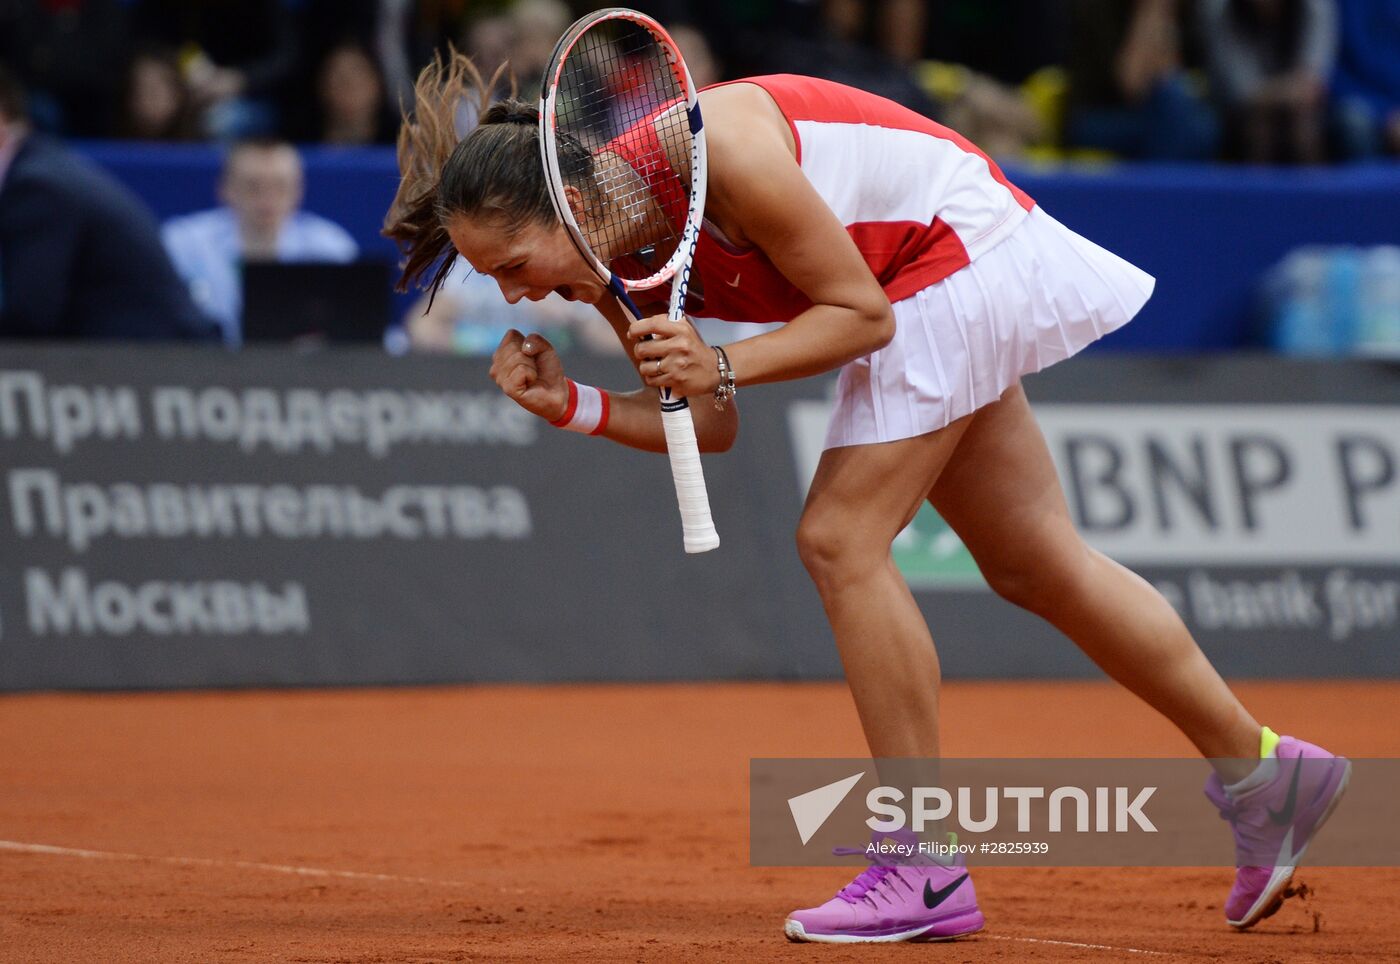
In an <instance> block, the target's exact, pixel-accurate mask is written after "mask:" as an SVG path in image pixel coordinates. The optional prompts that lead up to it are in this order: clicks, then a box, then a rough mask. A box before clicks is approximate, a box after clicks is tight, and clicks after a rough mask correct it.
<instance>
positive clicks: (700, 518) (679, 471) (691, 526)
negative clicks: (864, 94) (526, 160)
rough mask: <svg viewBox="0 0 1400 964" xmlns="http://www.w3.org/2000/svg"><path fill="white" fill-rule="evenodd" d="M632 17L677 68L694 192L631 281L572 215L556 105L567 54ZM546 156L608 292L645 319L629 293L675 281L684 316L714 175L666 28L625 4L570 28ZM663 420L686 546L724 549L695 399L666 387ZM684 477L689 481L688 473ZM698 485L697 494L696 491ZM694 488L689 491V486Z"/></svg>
mask: <svg viewBox="0 0 1400 964" xmlns="http://www.w3.org/2000/svg"><path fill="white" fill-rule="evenodd" d="M609 21H626V22H630V23H632V24H635V25H637V26H639V27H641V28H642V29H644V30H646V31H648V32H649V33H650V34H651V35H652V37H653V39H655V40H656V41H657V43H658V44H659V45H660V46H662V47H663V48H664V49H665V52H666V54H667V59H668V61H669V64H670V67H671V68H672V69H673V70H676V69H678V71H679V76H678V79H679V80H680V81H681V83H682V86H683V87H684V88H685V109H686V118H687V121H688V123H689V125H690V133H691V138H690V197H689V207H688V209H687V211H686V219H685V224H684V225H683V227H682V230H681V236H680V242H679V243H678V244H677V245H676V250H675V251H674V252H672V254H671V256H670V258H668V259H667V261H666V263H665V264H663V265H662V266H661V267H660V268H659V269H658V270H657V271H655V272H654V273H652V274H651V275H648V276H647V277H645V278H640V279H637V280H628V279H624V278H620V277H618V276H617V275H616V274H614V273H613V272H612V271H611V270H610V269H609V268H608V266H607V265H606V264H604V263H603V261H602V260H601V259H600V258H599V257H598V256H597V255H595V254H594V253H593V249H592V247H591V246H590V245H589V244H588V241H587V239H586V238H585V237H584V236H583V231H582V229H581V228H580V227H579V225H578V221H577V220H576V219H575V218H574V212H573V210H572V209H571V208H570V207H569V204H568V200H567V198H566V197H565V196H564V187H565V185H564V178H563V175H562V173H561V172H560V170H559V160H558V151H557V142H558V139H557V136H556V133H555V121H556V117H557V110H558V103H557V99H558V93H559V78H560V76H561V74H562V73H563V70H564V65H565V64H566V63H567V62H568V59H569V55H570V53H571V52H572V51H573V49H574V47H575V46H577V45H578V42H579V40H580V39H582V37H583V36H584V34H586V33H587V32H588V31H589V30H591V29H593V28H594V27H596V26H598V25H599V24H602V23H607V22H609ZM539 112H540V161H541V164H542V166H543V168H544V174H545V182H546V186H547V188H548V191H547V193H548V194H549V200H550V203H551V204H552V205H553V206H554V212H555V214H557V215H558V217H559V221H560V223H562V224H563V225H564V228H565V230H566V231H567V233H568V235H569V239H570V240H571V241H572V242H573V243H574V247H575V248H577V249H578V252H579V254H580V255H582V256H583V259H584V261H586V262H587V263H588V265H589V266H590V267H591V268H592V269H593V271H594V273H596V274H597V275H598V277H599V279H601V280H602V281H603V282H604V283H605V284H607V286H608V289H609V291H611V292H612V294H613V295H614V296H615V297H616V298H617V300H618V301H619V302H621V303H622V304H623V305H624V306H625V307H626V309H627V310H628V311H629V312H630V313H631V314H632V317H633V318H636V319H637V320H639V321H640V320H641V319H642V317H643V315H642V312H641V310H640V309H639V308H638V307H637V304H636V302H635V301H633V300H632V296H631V295H630V294H629V292H632V291H639V290H644V289H648V288H655V287H657V286H659V285H661V284H664V283H665V282H666V281H668V280H669V281H671V297H670V299H669V301H668V303H667V311H666V316H667V317H668V318H669V319H670V320H671V321H679V320H681V319H682V318H684V317H685V296H686V292H687V291H688V290H689V288H690V269H691V264H692V262H693V260H694V257H695V247H696V245H697V244H698V243H699V241H700V231H701V229H702V227H703V220H704V212H705V188H706V181H707V180H708V178H707V174H708V168H707V166H706V160H707V158H706V153H705V125H704V121H703V119H702V117H701V115H700V97H699V92H698V91H697V90H696V89H695V81H694V80H693V79H692V78H691V76H690V68H689V67H688V66H687V65H686V62H685V58H684V57H682V56H681V52H680V47H678V46H677V45H676V42H675V40H673V39H672V38H671V35H670V34H669V33H667V32H666V29H665V28H664V27H662V26H661V24H659V23H657V22H656V21H655V20H654V19H652V18H651V17H649V16H647V15H646V14H643V13H639V12H638V11H636V10H629V9H627V8H625V7H609V8H606V9H603V10H595V11H594V12H593V13H590V14H587V15H585V16H583V17H580V18H579V19H578V20H576V21H575V22H574V23H573V24H572V25H571V26H570V27H569V29H568V30H566V31H564V34H563V36H562V37H560V38H559V42H558V43H557V44H555V46H554V51H553V53H552V54H551V56H550V61H549V66H548V68H546V70H545V73H544V78H543V80H542V82H541V86H540V104H539ZM658 392H659V394H660V396H661V417H662V424H663V428H664V429H665V432H666V447H667V452H668V454H669V455H670V457H671V468H672V474H673V476H674V477H675V481H676V494H677V498H678V499H679V500H680V504H681V516H682V527H683V534H684V537H685V551H686V552H688V553H695V552H707V551H709V550H710V549H714V548H716V547H718V546H719V534H718V533H717V532H716V531H715V527H714V522H713V521H712V519H711V516H710V505H709V496H708V494H707V493H706V492H705V479H704V475H703V474H702V473H701V471H700V466H699V447H698V444H697V442H696V439H695V425H694V421H693V419H692V416H691V413H690V404H689V402H688V401H687V400H686V399H685V397H684V396H678V395H675V394H674V393H673V392H672V391H671V389H670V388H660V389H658ZM683 476H684V477H685V478H686V482H684V483H683V481H682V477H683ZM697 486H698V499H699V501H698V502H697V501H696V500H697V496H696V494H695V490H696V487H697ZM687 488H688V489H689V490H690V493H689V494H687V492H686V491H683V489H687Z"/></svg>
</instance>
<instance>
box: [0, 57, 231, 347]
mask: <svg viewBox="0 0 1400 964" xmlns="http://www.w3.org/2000/svg"><path fill="white" fill-rule="evenodd" d="M215 334H216V332H215V329H214V327H213V325H212V324H211V323H210V322H209V321H207V320H206V319H205V318H204V317H203V316H202V315H200V314H199V312H198V310H197V309H196V308H195V307H194V304H193V302H191V301H190V297H189V293H188V292H187V291H186V289H185V286H184V284H182V283H181V281H180V279H179V278H178V277H176V275H175V270H174V268H172V267H171V265H170V259H169V258H168V257H167V256H166V253H165V250H164V248H163V247H162V246H161V242H160V236H159V234H158V233H157V231H156V225H155V221H154V220H153V219H152V217H151V214H150V212H148V211H147V210H146V209H145V207H144V206H143V205H142V204H141V202H140V201H138V200H137V199H136V197H135V196H133V195H132V194H131V192H130V191H128V190H126V189H125V188H124V187H122V186H121V185H120V184H118V183H117V182H116V181H114V180H113V179H112V178H111V177H109V176H108V175H107V174H105V173H104V172H102V171H101V170H99V169H98V168H97V167H95V166H94V165H92V164H90V163H89V162H87V161H86V160H84V159H82V158H80V157H78V156H77V155H75V154H73V153H72V152H71V151H68V150H67V149H65V148H64V147H63V146H61V145H60V144H58V143H55V142H54V141H51V140H49V139H47V138H45V137H42V136H39V135H37V134H33V133H31V132H30V130H29V125H28V122H27V119H26V112H25V106H24V93H23V90H22V89H21V88H20V86H19V84H18V82H17V81H16V80H14V79H13V78H12V77H11V76H10V75H9V74H7V73H6V72H5V71H4V69H3V68H2V67H0V338H51V339H65V338H145V339H155V338H166V339H175V338H179V339H191V338H199V339H205V338H213V337H214V336H215Z"/></svg>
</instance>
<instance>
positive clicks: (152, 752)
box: [0, 682, 1400, 964]
mask: <svg viewBox="0 0 1400 964" xmlns="http://www.w3.org/2000/svg"><path fill="white" fill-rule="evenodd" d="M1239 689H1240V691H1241V692H1242V693H1243V695H1244V696H1245V698H1246V702H1247V703H1248V704H1249V705H1250V706H1251V708H1252V709H1253V710H1254V712H1255V713H1256V715H1258V716H1259V717H1260V718H1261V719H1264V720H1266V721H1268V722H1269V723H1270V724H1271V725H1273V726H1274V727H1275V728H1276V729H1279V730H1281V731H1283V732H1293V733H1297V734H1299V735H1303V736H1306V737H1307V738H1308V739H1311V740H1314V741H1317V742H1321V743H1324V744H1326V745H1327V746H1329V747H1333V748H1336V749H1337V750H1340V751H1342V752H1345V753H1348V754H1350V755H1353V756H1391V757H1393V756H1400V732H1397V729H1398V728H1397V726H1396V720H1397V714H1396V710H1395V707H1396V706H1397V705H1400V683H1396V682H1388V683H1338V684H1326V685H1322V684H1288V683H1267V684H1266V683H1260V684H1243V685H1241V686H1240V687H1239ZM943 719H944V725H945V734H946V735H945V744H944V745H945V752H946V753H947V754H948V755H950V756H999V755H1001V756H1037V755H1043V756H1074V755H1084V756H1089V755H1093V756H1148V755H1165V756H1185V755H1188V754H1189V752H1190V750H1189V747H1188V745H1187V744H1186V743H1185V741H1184V740H1183V739H1182V738H1181V737H1180V736H1178V735H1177V734H1176V733H1175V731H1174V730H1172V729H1171V728H1170V727H1169V726H1168V725H1167V724H1166V723H1164V722H1163V721H1162V720H1160V719H1158V718H1157V717H1156V716H1155V715H1153V714H1152V713H1151V712H1150V711H1149V710H1147V709H1145V708H1143V707H1141V706H1139V705H1138V704H1137V703H1136V702H1135V701H1134V700H1133V699H1132V698H1131V697H1129V696H1127V695H1126V694H1124V693H1122V692H1121V691H1118V690H1116V689H1115V688H1113V687H1111V686H1109V685H1107V684H1055V683H1037V684H1007V683H951V684H949V685H948V686H947V688H946V694H945V700H944V709H943ZM861 752H862V745H861V742H860V737H859V727H858V725H857V722H856V718H855V712H854V709H853V708H852V706H851V703H850V700H849V698H848V697H847V695H846V692H845V690H844V688H842V687H841V686H838V685H830V684H818V685H806V684H804V685H780V684H755V685H706V686H680V685H675V686H598V687H461V688H443V689H405V690H357V691H333V692H326V691H297V692H234V693H222V692H214V693H194V694H189V693H180V694H142V695H100V694H73V695H34V696H9V697H2V698H0V840H4V841H7V843H6V844H3V845H0V959H3V960H4V961H64V962H68V961H103V962H108V961H110V962H117V961H141V962H162V961H213V960H218V961H225V960H227V961H306V962H310V961H316V962H320V961H356V962H370V961H472V960H507V961H562V960H579V961H595V960H596V961H673V960H674V961H739V962H744V964H750V962H758V961H790V962H809V961H820V962H828V961H886V960H915V959H917V960H930V961H933V960H937V961H958V962H962V961H984V960H996V961H1070V960H1074V961H1081V960H1082V961H1113V960H1136V961H1142V960H1154V961H1155V960H1161V961H1170V960H1188V961H1213V960H1228V961H1260V962H1263V961H1269V962H1273V961H1278V962H1293V961H1377V960H1387V959H1389V960H1400V906H1397V902H1396V897H1397V896H1398V895H1400V870H1396V869H1379V870H1378V869H1331V868H1317V869H1304V870H1303V871H1302V872H1300V874H1299V879H1301V880H1302V881H1303V882H1305V883H1306V884H1307V885H1308V887H1310V888H1311V889H1312V891H1313V893H1312V894H1311V895H1310V896H1308V897H1307V898H1306V899H1297V898H1295V899H1293V900H1290V901H1289V902H1288V903H1287V904H1286V905H1285V906H1284V909H1283V910H1282V911H1280V912H1279V914H1278V915H1276V916H1275V917H1273V918H1271V919H1270V920H1268V921H1266V922H1264V924H1263V925H1261V927H1260V928H1259V929H1258V931H1257V932H1254V933H1250V934H1235V933H1233V932H1231V931H1230V930H1229V929H1228V928H1226V926H1225V924H1224V922H1223V918H1222V915H1221V910H1220V906H1221V902H1222V900H1223V898H1224V896H1225V893H1226V890H1227V888H1228V884H1229V880H1230V872H1229V871H1228V870H1224V869H1204V870H1181V869H1124V870H1105V869H1089V870H1076V869H1056V870H1048V869H1042V870H1025V869H1008V868H1002V869H997V870H991V869H984V870H982V871H979V872H978V873H977V874H976V881H977V886H978V891H979V895H980V897H981V902H982V907H983V910H984V911H985V912H986V914H987V918H988V927H987V929H986V930H985V931H984V932H983V933H982V934H980V935H978V936H976V937H973V938H970V939H967V940H963V941H960V942H957V943H955V944H927V945H901V946H888V947H863V948H849V947H834V946H822V945H790V944H788V943H787V942H786V941H784V940H783V938H782V932H781V924H782V919H783V916H784V914H785V913H786V912H787V911H788V910H790V909H792V908H793V907H797V906H806V905H809V904H813V903H817V902H819V901H820V900H823V899H825V898H826V897H829V896H830V895H831V894H832V893H833V892H834V891H835V890H836V889H837V888H838V887H840V886H841V885H842V884H844V883H845V882H846V880H848V879H849V877H850V871H848V870H842V869H839V868H820V869H802V870H771V869H763V868H752V867H750V866H748V851H747V800H748V790H747V782H746V781H747V772H748V761H749V758H750V757H756V756H767V757H774V756H859V755H861ZM1203 805H1204V801H1203ZM1345 812H1346V811H1345V805H1344V806H1343V808H1342V809H1341V810H1340V811H1339V812H1338V819H1345ZM1221 832H1222V833H1225V832H1227V828H1226V827H1225V826H1224V824H1223V823H1222V824H1221ZM16 845H22V846H16ZM36 845H47V846H50V847H54V848H67V849H64V850H57V851H45V850H41V849H40V848H39V847H37V846H36ZM77 851H81V852H77ZM1091 945H1092V946H1091Z"/></svg>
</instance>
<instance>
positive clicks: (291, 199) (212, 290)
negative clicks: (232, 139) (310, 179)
mask: <svg viewBox="0 0 1400 964" xmlns="http://www.w3.org/2000/svg"><path fill="white" fill-rule="evenodd" d="M302 191H303V183H302V167H301V156H300V155H299V154H298V153H297V151H296V148H294V147H292V145H290V144H287V143H283V142H281V141H273V140H250V141H244V142H241V143H239V144H236V145H234V146H233V147H232V148H231V149H230V150H229V153H228V158H227V159H226V160H225V162H224V171H223V176H222V178H221V179H220V182H219V199H220V200H221V201H222V202H223V206H222V207H218V208H215V209H213V210H210V211H200V212H198V213H195V214H187V215H184V216H182V217H177V218H172V219H170V220H169V221H167V222H166V223H165V226H164V228H163V229H162V232H161V233H162V235H163V237H164V240H165V247H166V249H167V250H168V251H169V252H170V257H171V259H172V260H173V261H174V262H175V267H176V269H177V270H178V271H179V273H180V276H181V277H182V278H184V279H185V282H186V284H188V285H189V288H190V294H191V295H193V296H194V300H195V303H196V304H198V305H199V307H200V308H201V309H202V310H203V311H204V312H205V313H206V314H208V315H209V316H210V317H211V318H213V319H214V320H215V321H216V322H218V324H219V326H220V328H221V329H222V331H223V337H224V340H225V341H226V342H227V343H229V344H230V345H237V344H239V343H241V341H242V314H243V290H242V279H241V276H240V270H239V269H240V266H241V265H242V264H243V263H244V262H246V261H280V262H291V261H327V262H346V261H354V260H355V258H356V257H357V256H358V255H359V249H358V247H357V245H356V244H355V241H354V239H353V238H351V237H350V234H349V233H348V232H347V231H346V230H345V229H344V228H342V227H341V226H340V225H338V224H336V223H334V222H332V221H328V220H326V219H325V218H323V217H319V216H317V215H315V214H311V213H310V212H308V211H302V210H299V209H300V207H301V200H302Z"/></svg>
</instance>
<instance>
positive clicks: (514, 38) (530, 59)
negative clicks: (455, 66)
mask: <svg viewBox="0 0 1400 964" xmlns="http://www.w3.org/2000/svg"><path fill="white" fill-rule="evenodd" d="M572 20H573V17H572V15H571V14H570V13H569V8H568V7H567V6H565V5H564V4H563V3H561V2H560V0H518V2H516V3H514V4H512V5H511V6H510V7H509V9H508V10H507V11H506V12H505V13H501V14H497V15H495V16H490V17H481V18H478V19H476V20H474V21H472V23H471V25H470V26H469V27H468V28H467V30H466V31H465V32H464V33H463V35H462V38H461V40H462V44H461V45H462V48H463V49H464V50H465V51H466V53H467V56H469V57H471V59H472V63H474V64H475V65H476V68H477V71H478V72H479V73H480V74H481V77H482V79H483V80H485V81H488V82H489V81H490V80H491V79H492V78H495V79H496V85H495V87H494V88H493V89H492V91H491V93H490V98H489V100H491V101H492V102H494V101H496V100H499V99H500V98H503V97H509V96H511V95H512V94H513V93H514V92H517V91H519V90H521V89H522V88H523V89H524V90H526V91H532V90H537V89H538V88H539V83H540V81H541V80H542V79H543V77H544V70H545V68H546V67H548V66H549V58H550V56H551V55H552V54H553V53H554V45H555V44H556V43H558V41H559V38H560V36H562V35H563V33H564V31H565V30H566V29H568V26H569V24H570V23H571V22H572ZM479 106H480V105H479V104H478V103H477V102H476V101H474V100H471V99H464V100H463V101H462V103H461V105H460V106H459V108H458V111H457V129H458V131H463V132H464V131H469V130H471V129H472V128H473V127H475V126H476V118H477V110H478V108H479Z"/></svg>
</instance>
